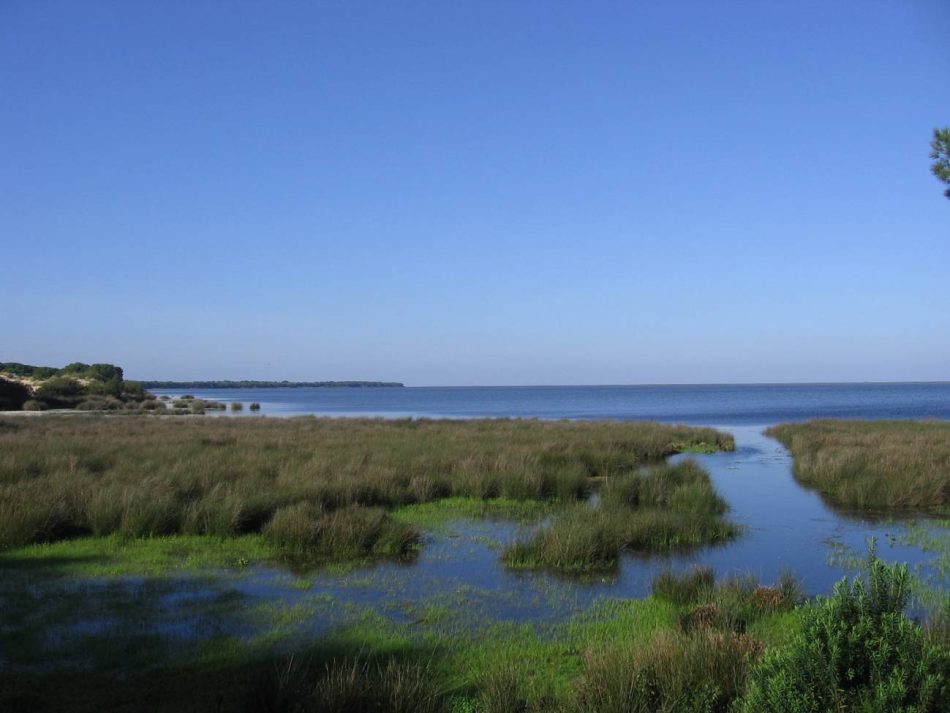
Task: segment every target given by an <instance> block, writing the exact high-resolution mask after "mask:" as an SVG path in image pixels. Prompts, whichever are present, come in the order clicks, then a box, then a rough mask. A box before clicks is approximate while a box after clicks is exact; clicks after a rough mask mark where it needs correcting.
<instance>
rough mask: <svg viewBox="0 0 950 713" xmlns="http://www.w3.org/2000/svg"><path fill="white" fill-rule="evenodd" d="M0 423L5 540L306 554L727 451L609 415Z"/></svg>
mask: <svg viewBox="0 0 950 713" xmlns="http://www.w3.org/2000/svg"><path fill="white" fill-rule="evenodd" d="M183 401H184V402H187V403H189V404H190V403H192V402H194V403H198V400H197V399H184V398H183ZM0 425H2V427H0V548H12V547H18V546H22V545H26V544H31V543H38V542H53V541H58V540H64V539H72V538H76V537H82V536H94V537H103V536H108V535H113V534H119V535H122V536H125V537H130V538H155V537H167V536H171V535H207V536H212V537H218V538H221V537H240V536H243V535H247V534H254V533H265V535H266V536H267V537H268V539H269V540H270V541H271V542H272V543H273V544H275V545H276V546H279V547H282V548H283V549H285V550H287V551H288V553H291V554H293V555H294V556H297V557H299V556H301V555H306V554H307V553H306V552H304V550H307V551H309V554H310V556H311V557H312V558H313V559H328V558H333V557H335V558H337V559H341V558H342V559H345V558H348V557H363V556H366V555H370V554H391V555H395V556H402V555H404V554H406V553H407V552H408V551H409V550H410V549H411V548H412V547H413V546H414V545H415V543H416V541H417V540H418V532H411V531H410V530H409V529H407V528H406V526H405V516H403V517H404V519H403V521H402V522H401V523H400V522H397V521H396V520H394V519H392V517H391V516H390V515H389V513H390V512H391V511H398V510H399V509H400V508H406V507H414V506H422V505H425V504H431V503H437V502H439V501H446V502H447V503H448V505H449V508H450V509H451V508H457V507H463V508H466V509H467V511H468V512H474V511H475V510H476V508H475V507H474V506H473V505H472V503H473V502H474V501H483V502H484V503H486V505H485V507H484V508H483V513H484V512H489V511H495V512H500V511H502V510H504V509H508V510H509V511H510V512H511V513H514V514H519V515H520V514H523V513H527V512H529V511H534V510H536V509H540V508H538V505H539V504H543V505H546V506H547V507H549V508H551V509H557V508H560V507H562V506H564V505H565V504H570V503H576V502H581V501H584V500H585V499H586V498H587V497H588V495H589V494H590V492H591V490H592V488H594V487H595V485H596V483H597V482H598V480H599V479H609V480H612V481H613V480H617V479H619V478H622V477H625V476H628V475H631V474H633V473H634V472H635V471H636V470H637V469H638V468H640V467H641V466H643V465H644V464H648V463H654V462H657V461H658V460H660V459H662V458H664V457H665V456H668V455H670V454H672V453H676V452H679V451H681V450H683V449H684V448H688V447H697V448H703V449H706V448H709V447H710V444H717V445H718V447H721V448H726V449H728V448H732V447H733V442H732V439H731V437H729V436H727V435H724V434H720V433H718V432H716V431H714V430H712V429H708V428H690V427H685V426H665V425H661V424H655V423H640V422H625V423H621V422H608V421H600V422H567V421H562V422H543V421H531V420H523V421H522V420H490V421H408V420H406V421H385V420H369V419H354V420H349V419H343V420H332V419H316V418H304V419H290V420H268V419H253V420H250V419H248V420H244V419H240V420H237V419H236V420H230V419H187V420H176V419H160V420H159V419H150V418H135V417H128V418H122V419H106V418H105V417H97V416H90V417H88V418H70V417H65V418H64V417H49V418H46V417H44V418H37V419H28V420H27V419H24V420H22V421H17V422H13V421H6V422H0ZM460 499H467V502H468V503H469V504H468V505H464V506H462V505H460V503H461V502H462V500H460ZM514 503H519V505H517V506H516V505H514ZM419 514H420V515H422V514H424V513H423V512H422V511H420V513H419ZM425 516H426V517H429V518H430V519H432V518H433V517H434V516H433V515H432V511H429V513H428V514H426V515H425ZM347 538H348V539H347Z"/></svg>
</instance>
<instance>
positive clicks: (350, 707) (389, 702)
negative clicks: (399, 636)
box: [245, 654, 446, 713]
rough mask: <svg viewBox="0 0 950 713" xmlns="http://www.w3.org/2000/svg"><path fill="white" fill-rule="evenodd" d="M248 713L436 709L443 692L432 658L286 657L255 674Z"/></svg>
mask: <svg viewBox="0 0 950 713" xmlns="http://www.w3.org/2000/svg"><path fill="white" fill-rule="evenodd" d="M245 710H246V711H248V713H252V712H253V713H258V712H260V713H382V712H383V711H385V712H386V713H438V712H439V711H444V710H446V705H445V695H444V693H443V692H442V691H441V690H440V688H439V686H438V674H437V672H436V671H435V669H434V666H433V665H432V662H431V660H426V659H420V658H419V657H396V656H388V657H384V658H378V657H370V656H367V655H366V654H362V655H360V654H358V655H356V656H353V657H348V658H335V659H332V660H330V661H329V662H326V663H323V664H320V663H315V662H313V661H308V660H307V659H306V657H289V658H287V659H286V660H285V661H283V662H278V663H277V664H276V665H275V671H274V673H273V674H271V675H263V676H260V677H259V678H258V680H257V682H256V684H255V685H254V686H253V687H252V688H251V690H250V691H249V693H248V695H247V698H246V700H245Z"/></svg>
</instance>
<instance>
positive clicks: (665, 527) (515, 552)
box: [504, 461, 738, 572]
mask: <svg viewBox="0 0 950 713" xmlns="http://www.w3.org/2000/svg"><path fill="white" fill-rule="evenodd" d="M726 510H727V505H726V503H725V501H723V500H722V498H721V497H719V495H718V494H717V493H716V492H715V489H714V488H713V486H712V483H711V481H710V479H709V475H708V474H707V473H706V472H705V471H704V470H702V468H700V467H699V466H698V465H697V464H696V463H694V462H692V461H686V462H684V463H680V464H677V465H666V464H664V465H658V466H655V467H652V468H650V469H648V470H646V471H645V472H632V473H630V472H628V473H626V474H618V475H615V476H613V477H611V478H610V479H609V480H608V481H607V482H606V483H605V484H604V486H603V488H602V490H601V500H600V503H599V505H598V506H597V507H591V506H590V505H589V504H587V503H583V504H576V505H574V506H572V507H571V508H569V509H568V510H567V511H566V512H564V513H563V514H561V515H559V516H557V517H555V519H554V520H553V521H552V522H551V524H550V525H548V526H546V527H544V528H542V529H540V530H539V531H538V532H536V533H535V534H534V535H533V536H532V537H531V538H530V539H528V540H525V541H520V542H515V543H513V544H511V545H510V546H509V547H508V548H507V549H506V550H505V553H504V560H505V562H506V563H507V564H508V565H509V566H511V567H516V568H522V569H552V570H560V571H565V572H592V571H603V570H610V569H612V568H614V567H616V566H617V562H618V558H619V556H620V552H621V551H623V550H628V551H633V552H656V551H664V550H673V549H678V548H687V547H691V546H695V545H699V544H705V543H713V542H722V541H724V540H727V539H729V538H731V537H733V536H735V534H737V532H738V528H737V527H736V526H735V525H733V524H732V523H730V522H728V521H727V520H726V519H725V518H724V517H723V515H724V513H725V511H726Z"/></svg>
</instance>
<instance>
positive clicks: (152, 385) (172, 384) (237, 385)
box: [140, 379, 405, 389]
mask: <svg viewBox="0 0 950 713" xmlns="http://www.w3.org/2000/svg"><path fill="white" fill-rule="evenodd" d="M140 383H141V384H142V387H143V388H146V389H284V388H287V389H298V388H301V387H311V388H313V387H320V388H341V387H347V388H358V387H366V388H381V387H399V388H401V387H404V386H405V384H401V383H399V382H397V381H251V380H247V379H244V380H241V381H227V380H218V381H142V382H140Z"/></svg>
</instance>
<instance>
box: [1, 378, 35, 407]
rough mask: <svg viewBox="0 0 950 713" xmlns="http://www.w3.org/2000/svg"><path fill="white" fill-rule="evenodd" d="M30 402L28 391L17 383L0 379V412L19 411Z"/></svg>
mask: <svg viewBox="0 0 950 713" xmlns="http://www.w3.org/2000/svg"><path fill="white" fill-rule="evenodd" d="M29 400H30V390H29V389H28V388H27V387H26V386H24V385H23V384H21V383H19V382H17V381H10V380H8V379H0V411H19V410H20V409H22V408H23V404H25V403H26V402H27V401H29Z"/></svg>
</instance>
